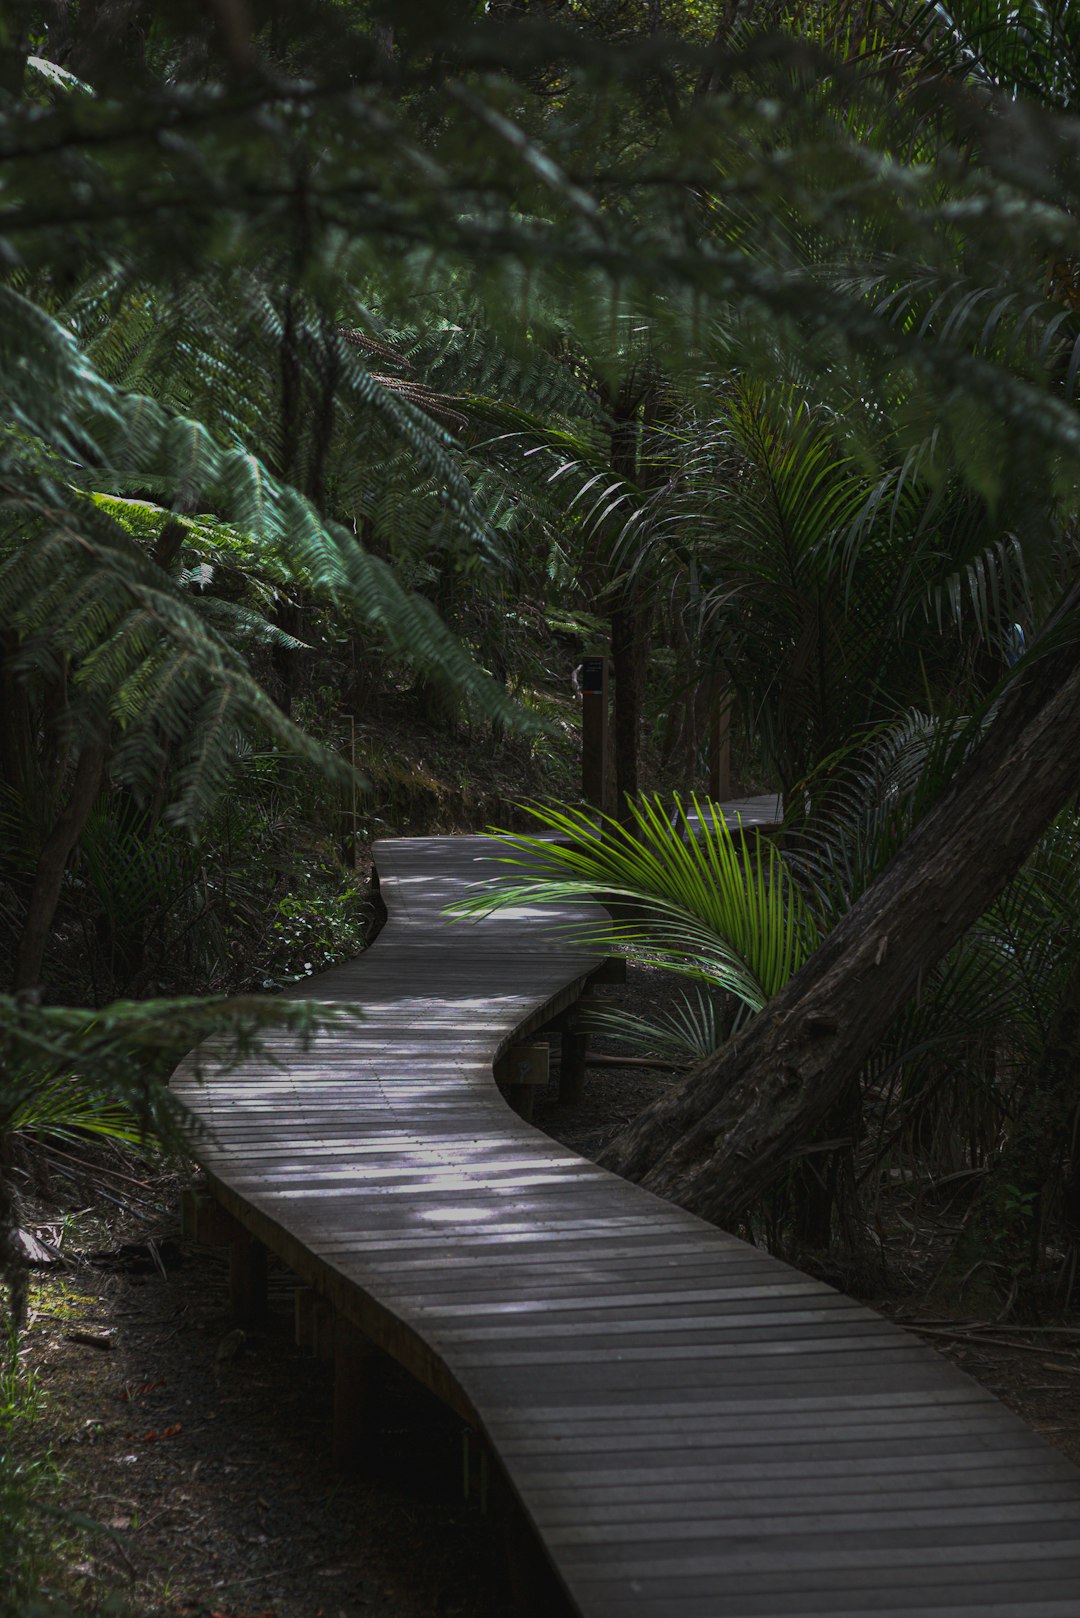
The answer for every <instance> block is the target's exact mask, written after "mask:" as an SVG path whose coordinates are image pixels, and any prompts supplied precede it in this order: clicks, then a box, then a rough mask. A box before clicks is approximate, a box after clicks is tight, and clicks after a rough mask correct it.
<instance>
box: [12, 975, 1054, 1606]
mask: <svg viewBox="0 0 1080 1618" xmlns="http://www.w3.org/2000/svg"><path fill="white" fill-rule="evenodd" d="M657 992H669V991H667V990H666V989H665V988H664V986H663V985H657V984H656V983H653V982H650V981H649V979H648V978H647V977H644V976H640V975H639V976H638V979H637V985H636V992H635V993H634V995H633V998H634V999H635V1000H640V1001H644V1000H646V999H654V998H655V996H656V994H657ZM597 1043H598V1044H602V1042H600V1041H598V1042H597ZM670 1082H671V1080H670V1078H665V1077H664V1076H662V1075H658V1074H656V1073H655V1072H650V1071H646V1070H642V1069H620V1068H603V1069H596V1070H591V1071H590V1076H589V1083H588V1086H587V1098H586V1100H585V1102H584V1103H583V1105H582V1106H580V1107H577V1108H574V1109H568V1108H560V1107H559V1105H558V1102H557V1100H556V1099H555V1090H554V1086H553V1087H552V1089H551V1091H550V1092H549V1093H548V1095H546V1096H542V1097H541V1100H540V1104H539V1106H538V1111H537V1122H538V1123H539V1124H540V1125H541V1126H542V1127H543V1128H544V1129H546V1130H547V1131H548V1132H549V1133H550V1134H552V1135H554V1136H556V1137H557V1138H558V1139H559V1140H561V1141H563V1142H564V1143H565V1144H567V1145H570V1146H572V1147H574V1148H575V1149H576V1150H578V1151H580V1152H582V1153H583V1154H584V1155H586V1156H589V1157H593V1156H595V1155H596V1154H597V1153H598V1152H599V1151H600V1150H601V1149H602V1147H603V1145H604V1143H605V1142H606V1141H607V1140H608V1139H609V1138H610V1137H611V1135H612V1134H613V1133H615V1132H616V1131H617V1130H618V1129H619V1128H620V1127H621V1126H622V1124H623V1123H624V1122H626V1121H627V1120H628V1119H629V1118H631V1117H632V1116H633V1115H634V1114H635V1113H636V1112H637V1111H638V1110H639V1108H640V1107H641V1106H643V1105H644V1104H645V1103H646V1102H647V1101H649V1100H650V1099H652V1097H653V1096H654V1095H655V1094H656V1093H657V1092H658V1090H659V1088H660V1087H661V1086H663V1085H664V1084H665V1083H670ZM115 1166H118V1165H115ZM115 1166H114V1167H115ZM61 1169H62V1171H63V1172H67V1173H69V1174H74V1176H75V1177H74V1180H67V1181H64V1182H61V1181H60V1179H59V1178H57V1179H54V1180H53V1182H52V1184H51V1185H50V1186H48V1187H39V1189H38V1191H37V1192H36V1194H34V1195H32V1196H28V1197H27V1199H26V1215H27V1225H28V1227H29V1228H30V1229H32V1230H34V1231H36V1232H37V1233H38V1234H39V1235H40V1236H41V1237H42V1238H43V1239H44V1240H45V1241H46V1242H49V1243H50V1244H51V1245H53V1246H55V1245H57V1244H58V1243H59V1245H60V1249H61V1253H62V1254H63V1255H64V1261H63V1262H62V1263H59V1264H56V1265H54V1266H53V1267H51V1268H48V1269H43V1270H39V1271H36V1272H35V1274H34V1277H33V1283H32V1294H31V1312H30V1328H29V1331H28V1334H27V1337H26V1340H25V1344H24V1348H23V1357H24V1362H25V1363H26V1365H27V1366H28V1368H30V1369H31V1371H32V1373H33V1377H34V1380H35V1382H36V1386H37V1391H38V1407H37V1408H38V1413H37V1416H36V1418H35V1419H34V1420H33V1421H32V1422H30V1423H24V1424H22V1431H23V1433H24V1435H26V1437H27V1439H28V1446H29V1449H28V1454H27V1456H26V1457H25V1459H27V1460H29V1461H33V1460H34V1459H35V1458H36V1459H37V1460H39V1461H42V1460H44V1459H45V1458H46V1457H51V1460H50V1462H49V1465H50V1466H51V1467H53V1468H54V1469H55V1474H56V1477H55V1481H54V1483H53V1486H52V1495H51V1499H52V1502H53V1504H54V1505H58V1506H60V1507H62V1508H63V1509H64V1510H65V1511H67V1512H72V1513H78V1514H79V1515H80V1516H81V1517H82V1518H85V1519H91V1520H92V1521H93V1522H94V1523H96V1524H98V1525H100V1527H99V1528H97V1529H94V1530H88V1529H83V1528H79V1527H77V1526H76V1525H72V1524H68V1523H65V1522H64V1521H63V1520H53V1519H50V1523H49V1533H50V1535H51V1536H52V1541H53V1544H52V1549H51V1552H50V1564H51V1565H50V1566H49V1567H48V1568H47V1569H46V1571H45V1573H44V1574H43V1578H42V1593H43V1595H44V1594H47V1593H49V1592H51V1593H52V1594H53V1595H54V1596H55V1597H56V1598H57V1605H56V1606H55V1607H54V1609H53V1610H55V1611H57V1612H61V1613H67V1612H72V1613H75V1612H78V1613H79V1614H87V1615H90V1614H93V1615H98V1614H101V1615H104V1614H110V1615H115V1618H510V1614H511V1613H512V1612H513V1611H514V1604H513V1599H512V1596H511V1590H510V1583H509V1576H508V1571H507V1567H506V1564H505V1561H504V1556H503V1551H502V1541H501V1536H500V1533H499V1528H498V1522H497V1513H496V1512H495V1511H494V1510H489V1511H488V1512H485V1511H483V1510H482V1509H481V1506H480V1504H479V1503H478V1502H477V1501H475V1499H474V1500H471V1501H466V1500H465V1498H464V1496H463V1488H462V1479H463V1468H462V1445H463V1428H462V1424H461V1422H460V1420H459V1419H458V1418H456V1417H455V1416H453V1415H452V1414H451V1413H449V1412H448V1411H447V1410H446V1409H445V1408H444V1407H442V1406H440V1405H438V1404H437V1403H436V1402H435V1401H434V1400H433V1399H431V1398H429V1397H428V1396H427V1395H426V1394H424V1393H423V1392H422V1391H421V1390H419V1389H417V1388H416V1387H415V1385H413V1384H412V1383H410V1382H409V1380H408V1379H407V1378H406V1377H405V1376H404V1375H401V1376H400V1377H398V1378H395V1377H392V1378H391V1380H390V1381H389V1383H388V1385H387V1389H386V1396H385V1399H384V1400H383V1402H382V1413H381V1423H380V1427H381V1430H380V1435H379V1442H378V1443H377V1445H376V1446H375V1447H374V1448H373V1450H372V1452H371V1454H370V1456H369V1460H368V1465H367V1470H366V1473H365V1475H364V1476H363V1477H362V1478H358V1479H345V1478H343V1477H341V1476H339V1475H338V1474H336V1473H335V1472H334V1470H333V1469H332V1467H331V1465H330V1461H329V1445H330V1426H331V1377H330V1367H329V1365H328V1364H326V1363H323V1362H321V1361H319V1360H317V1359H314V1358H312V1357H311V1356H309V1355H305V1354H303V1353H301V1352H300V1351H299V1350H297V1348H296V1347H295V1345H294V1342H293V1335H292V1301H291V1300H292V1285H293V1283H292V1282H291V1280H290V1277H289V1275H288V1274H287V1272H286V1271H284V1269H279V1270H276V1271H274V1270H272V1272H271V1312H270V1317H269V1319H268V1320H267V1322H266V1323H265V1325H264V1326H262V1327H260V1328H259V1329H258V1330H253V1331H251V1332H249V1333H247V1334H242V1333H239V1332H236V1331H234V1330H232V1329H231V1327H230V1322H229V1319H228V1277H227V1273H226V1260H225V1255H224V1253H223V1252H221V1251H219V1250H216V1249H210V1248H204V1247H199V1246H197V1245H195V1244H192V1243H190V1242H186V1241H182V1240H181V1239H180V1237H179V1234H178V1230H177V1225H176V1219H175V1215H174V1214H173V1213H172V1210H173V1209H174V1208H175V1206H176V1201H177V1195H178V1189H179V1186H178V1182H177V1180H176V1178H175V1176H173V1175H162V1176H158V1177H156V1178H152V1179H151V1178H146V1179H145V1180H144V1182H143V1184H141V1185H137V1184H135V1183H134V1182H133V1181H132V1182H128V1181H124V1180H121V1179H115V1178H114V1179H112V1180H110V1179H109V1178H108V1176H107V1175H106V1174H102V1173H100V1172H97V1171H95V1173H94V1174H93V1175H90V1176H88V1177H87V1178H86V1179H85V1180H81V1177H80V1173H79V1171H77V1170H74V1169H73V1168H72V1166H71V1164H70V1163H68V1164H67V1165H66V1168H65V1167H64V1165H62V1164H61ZM123 1172H130V1173H133V1174H134V1173H137V1172H138V1171H137V1170H136V1169H134V1168H132V1166H131V1165H130V1164H127V1165H125V1167H124V1170H123ZM62 1185H63V1187H64V1189H62V1188H61V1186H62ZM103 1187H106V1188H109V1194H110V1195H111V1196H114V1197H115V1201H114V1202H112V1203H109V1202H108V1201H103V1199H102V1197H101V1195H100V1192H101V1190H102V1188H103ZM91 1204H93V1205H94V1206H93V1208H92V1209H91ZM121 1205H123V1206H121ZM103 1207H105V1208H110V1209H111V1210H112V1215H113V1216H114V1217H103V1215H102V1212H101V1210H102V1208H103ZM899 1211H900V1210H898V1213H899ZM958 1217H959V1215H958V1214H957V1213H956V1210H955V1209H952V1210H949V1209H946V1210H945V1211H943V1212H941V1213H940V1216H939V1218H938V1222H937V1227H936V1230H937V1235H938V1237H940V1235H941V1232H942V1228H943V1225H942V1221H944V1227H948V1224H949V1220H951V1219H957V1218H958ZM909 1224H910V1222H908V1224H905V1222H904V1218H903V1217H898V1218H897V1219H896V1220H895V1221H894V1222H893V1225H892V1228H889V1221H888V1218H886V1219H885V1220H884V1221H883V1229H885V1230H886V1235H887V1241H886V1244H885V1249H884V1257H883V1262H882V1264H881V1265H880V1266H879V1267H878V1269H877V1271H876V1275H872V1274H871V1272H870V1271H869V1270H868V1271H867V1273H866V1274H865V1275H864V1276H863V1278H862V1281H861V1285H860V1287H859V1293H860V1295H861V1296H862V1297H863V1298H864V1299H865V1301H867V1302H869V1303H871V1304H872V1305H873V1306H874V1307H876V1308H878V1309H881V1310H882V1311H883V1312H884V1313H887V1314H889V1315H891V1316H893V1317H894V1318H896V1319H898V1320H899V1321H900V1322H901V1323H906V1324H913V1323H914V1321H915V1320H918V1321H919V1322H920V1327H919V1329H920V1330H922V1332H923V1334H924V1336H925V1340H926V1341H927V1342H929V1343H931V1344H932V1345H933V1347H934V1348H935V1349H937V1350H938V1351H939V1352H941V1353H943V1354H945V1355H947V1356H948V1357H949V1358H950V1359H952V1360H953V1361H954V1362H955V1363H957V1364H959V1365H960V1366H961V1367H962V1368H963V1369H964V1370H965V1371H966V1372H967V1373H968V1374H969V1375H971V1376H973V1377H974V1378H975V1379H976V1380H977V1381H979V1382H981V1383H982V1384H983V1385H984V1386H986V1387H987V1388H990V1389H991V1390H992V1391H993V1392H994V1393H996V1394H998V1395H999V1397H1001V1398H1002V1399H1003V1400H1004V1401H1005V1403H1006V1404H1008V1405H1010V1406H1011V1407H1012V1408H1013V1409H1014V1410H1016V1411H1017V1412H1018V1413H1019V1414H1020V1415H1021V1416H1022V1417H1023V1418H1024V1419H1025V1420H1026V1421H1028V1422H1029V1423H1030V1424H1031V1425H1032V1426H1033V1427H1034V1428H1036V1430H1037V1431H1039V1432H1040V1433H1042V1434H1043V1436H1044V1437H1045V1438H1046V1439H1047V1441H1048V1442H1049V1443H1051V1444H1052V1445H1054V1446H1055V1447H1056V1448H1058V1449H1060V1450H1061V1451H1062V1452H1063V1453H1065V1454H1066V1455H1068V1456H1069V1457H1070V1458H1071V1459H1073V1460H1074V1461H1076V1462H1078V1463H1080V1335H1074V1336H1072V1337H1071V1338H1070V1337H1068V1336H1061V1337H1059V1336H1056V1335H1055V1334H1054V1333H1053V1332H1038V1331H1033V1330H1028V1331H1024V1330H1022V1329H1019V1328H1016V1327H1008V1326H1001V1327H995V1326H993V1325H985V1324H984V1325H981V1326H980V1325H974V1326H973V1324H972V1323H971V1322H965V1321H942V1320H934V1321H927V1320H926V1319H925V1318H924V1317H923V1315H922V1314H920V1312H919V1309H918V1304H917V1299H918V1297H919V1295H920V1289H921V1287H923V1286H924V1285H925V1281H926V1279H927V1276H928V1266H930V1265H931V1264H932V1262H933V1252H932V1245H933V1240H934V1226H933V1222H928V1223H926V1224H924V1226H923V1230H924V1231H929V1232H930V1235H929V1236H925V1235H923V1236H916V1235H915V1234H914V1233H913V1232H912V1231H911V1230H910V1229H909ZM945 1233H946V1235H947V1233H948V1231H947V1228H946V1229H945ZM148 1237H150V1238H151V1242H150V1244H148V1241H147V1238H148ZM826 1278H827V1279H830V1280H834V1281H836V1282H837V1283H838V1284H841V1283H844V1282H845V1280H846V1284H847V1285H848V1288H849V1290H850V1289H851V1287H852V1280H851V1278H850V1277H847V1278H845V1277H843V1276H840V1275H835V1276H827V1277H826ZM1070 1343H1071V1344H1076V1345H1078V1346H1077V1347H1076V1348H1070V1347H1069V1346H1068V1345H1069V1344H1070ZM65 1539H66V1541H67V1542H66V1544H64V1545H63V1547H62V1549H60V1550H59V1551H58V1548H57V1547H58V1543H59V1542H60V1541H64V1540H65ZM2 1611H3V1604H2V1597H0V1612H2Z"/></svg>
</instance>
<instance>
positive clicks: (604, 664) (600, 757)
mask: <svg viewBox="0 0 1080 1618" xmlns="http://www.w3.org/2000/svg"><path fill="white" fill-rule="evenodd" d="M608 668H609V664H608V659H607V658H606V657H586V658H584V659H583V661H582V664H581V674H580V683H581V793H582V796H583V798H584V799H585V802H586V803H588V804H591V805H592V806H593V808H594V809H600V810H603V809H605V808H606V807H607V804H608V798H609V793H608V751H609V749H608V732H609V729H610V724H609V718H608V715H609V705H608Z"/></svg>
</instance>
